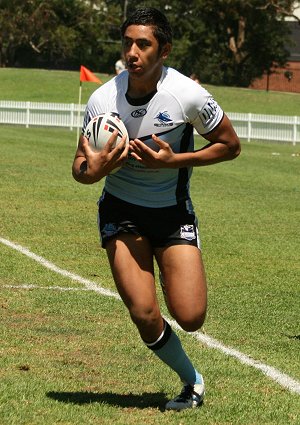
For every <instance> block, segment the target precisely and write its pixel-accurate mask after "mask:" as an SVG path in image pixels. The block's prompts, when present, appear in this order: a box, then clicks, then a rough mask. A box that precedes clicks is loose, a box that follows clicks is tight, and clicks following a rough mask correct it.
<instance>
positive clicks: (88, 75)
mask: <svg viewBox="0 0 300 425" xmlns="http://www.w3.org/2000/svg"><path fill="white" fill-rule="evenodd" d="M80 81H90V82H92V83H100V84H102V81H101V80H99V78H98V77H96V75H95V74H93V73H92V72H91V71H90V70H89V69H87V68H86V67H85V66H83V65H81V66H80Z"/></svg>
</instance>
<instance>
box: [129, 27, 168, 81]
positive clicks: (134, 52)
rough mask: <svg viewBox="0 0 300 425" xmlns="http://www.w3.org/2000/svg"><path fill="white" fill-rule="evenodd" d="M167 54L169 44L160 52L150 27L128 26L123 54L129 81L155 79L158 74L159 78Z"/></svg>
mask: <svg viewBox="0 0 300 425" xmlns="http://www.w3.org/2000/svg"><path fill="white" fill-rule="evenodd" d="M169 52H170V45H169V44H168V45H166V46H164V48H163V49H162V51H160V49H159V44H158V41H157V40H156V38H155V37H154V35H153V29H152V27H151V26H145V25H130V26H129V27H128V28H127V29H126V31H125V34H124V39H123V53H124V57H125V61H126V65H127V69H128V72H129V75H130V78H131V79H132V78H134V79H135V78H142V77H143V78H145V77H146V78H147V79H150V80H151V79H152V78H153V79H156V78H157V75H158V74H159V76H160V73H161V67H162V64H163V61H164V59H166V58H167V57H168V54H169Z"/></svg>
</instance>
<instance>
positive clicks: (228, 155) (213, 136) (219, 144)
mask: <svg viewBox="0 0 300 425" xmlns="http://www.w3.org/2000/svg"><path fill="white" fill-rule="evenodd" d="M203 137H204V138H205V139H207V140H208V141H209V142H210V143H209V144H207V145H206V146H204V147H203V148H202V149H199V150H197V151H194V152H185V153H174V152H173V151H172V149H171V147H170V145H169V144H168V143H166V142H164V141H163V140H161V139H159V138H158V137H157V136H155V135H153V136H152V138H153V140H154V141H155V142H156V143H157V144H158V145H159V147H160V149H159V151H158V152H155V151H154V150H152V149H150V148H149V147H148V146H146V145H145V144H144V143H143V142H141V141H140V140H138V139H135V140H133V141H131V142H130V145H131V146H130V149H131V155H132V156H133V157H135V158H136V159H137V160H138V161H140V162H142V163H143V164H145V166H146V167H149V168H182V167H191V166H192V167H197V166H204V165H210V164H215V163H217V162H222V161H229V160H231V159H234V158H236V157H237V156H238V155H239V153H240V150H241V145H240V141H239V138H238V136H237V134H236V132H235V131H234V129H233V127H232V125H231V122H230V120H229V119H228V117H227V116H226V115H224V117H223V119H222V121H221V123H220V124H219V125H218V127H217V128H216V129H215V130H213V131H212V132H211V133H209V134H208V135H204V136H203Z"/></svg>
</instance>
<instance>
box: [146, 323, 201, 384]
mask: <svg viewBox="0 0 300 425" xmlns="http://www.w3.org/2000/svg"><path fill="white" fill-rule="evenodd" d="M145 344H146V345H147V347H148V348H150V349H151V350H153V352H154V353H155V354H156V355H157V357H159V358H160V359H161V360H162V361H163V362H164V363H166V364H167V365H168V366H169V367H170V368H171V369H173V370H174V371H175V372H176V373H177V374H178V375H179V377H180V379H181V380H182V381H183V382H184V383H186V384H191V385H194V384H200V383H202V376H201V375H200V373H199V372H198V371H197V370H196V369H195V368H194V366H193V365H192V363H191V361H190V359H189V358H188V356H187V355H186V353H185V351H184V350H183V348H182V345H181V342H180V340H179V338H178V336H177V335H176V334H175V333H174V332H173V331H172V328H171V326H170V325H169V323H167V322H166V321H165V327H164V330H163V332H162V334H161V335H160V337H159V338H158V339H157V340H156V341H154V342H153V343H145Z"/></svg>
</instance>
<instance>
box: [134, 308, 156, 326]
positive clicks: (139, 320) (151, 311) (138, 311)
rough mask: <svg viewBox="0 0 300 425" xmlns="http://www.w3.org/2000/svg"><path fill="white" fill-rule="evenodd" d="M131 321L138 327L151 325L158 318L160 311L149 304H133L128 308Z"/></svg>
mask: <svg viewBox="0 0 300 425" xmlns="http://www.w3.org/2000/svg"><path fill="white" fill-rule="evenodd" d="M130 316H131V319H132V321H133V323H134V324H135V325H136V326H137V327H138V328H140V327H144V326H147V327H151V325H154V324H156V322H157V321H158V320H159V319H160V312H159V310H157V308H153V307H151V306H135V307H134V308H131V309H130Z"/></svg>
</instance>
